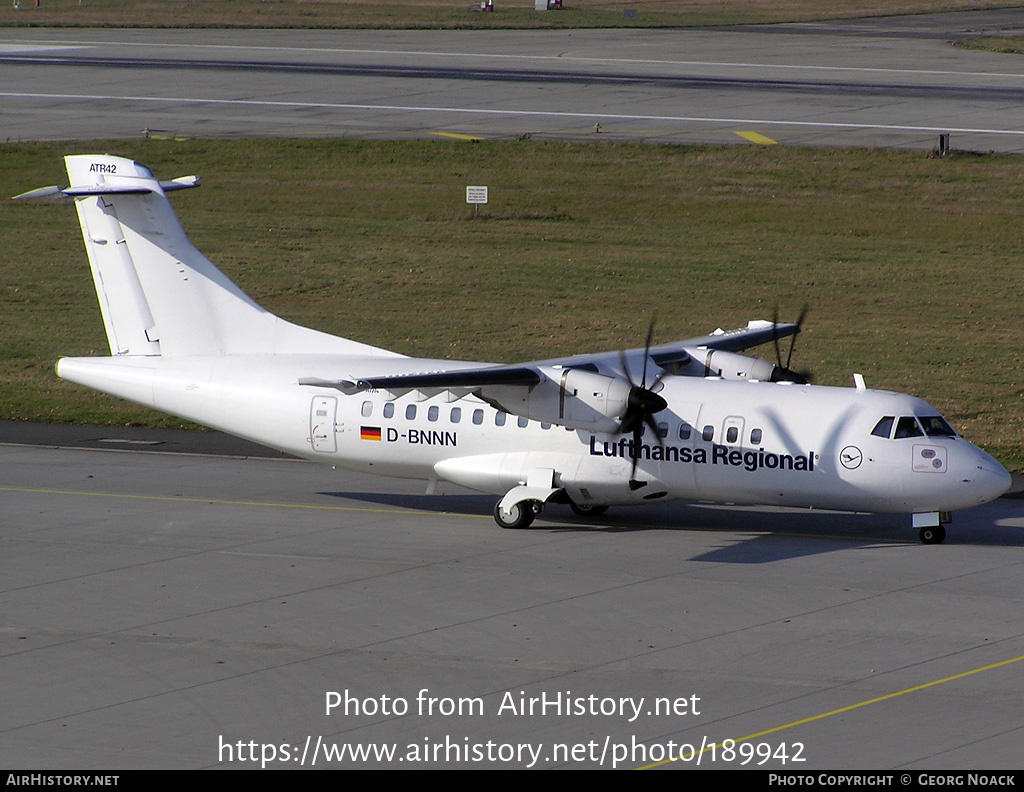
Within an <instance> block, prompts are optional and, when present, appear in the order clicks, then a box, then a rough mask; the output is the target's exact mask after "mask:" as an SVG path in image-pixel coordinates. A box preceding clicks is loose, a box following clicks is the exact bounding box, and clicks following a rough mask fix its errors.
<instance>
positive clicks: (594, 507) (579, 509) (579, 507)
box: [569, 500, 608, 517]
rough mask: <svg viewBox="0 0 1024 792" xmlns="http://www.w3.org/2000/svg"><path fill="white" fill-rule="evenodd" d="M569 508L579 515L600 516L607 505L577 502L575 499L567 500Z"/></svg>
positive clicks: (606, 508)
mask: <svg viewBox="0 0 1024 792" xmlns="http://www.w3.org/2000/svg"><path fill="white" fill-rule="evenodd" d="M569 508H570V509H572V510H573V511H574V512H575V513H576V514H578V515H579V516H580V517H600V516H601V515H602V514H604V513H605V512H606V511H608V507H607V506H601V505H598V504H584V503H577V502H576V501H573V500H571V501H569Z"/></svg>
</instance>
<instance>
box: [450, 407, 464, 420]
mask: <svg viewBox="0 0 1024 792" xmlns="http://www.w3.org/2000/svg"><path fill="white" fill-rule="evenodd" d="M461 420H462V408H461V407H452V423H458V422H459V421H461Z"/></svg>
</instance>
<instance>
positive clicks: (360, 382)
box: [299, 321, 800, 394]
mask: <svg viewBox="0 0 1024 792" xmlns="http://www.w3.org/2000/svg"><path fill="white" fill-rule="evenodd" d="M799 332H800V327H799V325H795V324H778V325H773V323H772V322H766V321H754V322H750V323H748V324H747V326H746V327H741V328H738V329H736V330H721V329H719V330H716V331H715V332H713V333H711V334H709V335H706V336H700V337H698V338H690V339H687V340H685V341H676V342H674V343H671V344H662V345H660V346H655V347H651V349H650V350H649V355H650V357H651V359H652V360H653V361H654V362H655V363H656V364H657V365H659V366H662V367H669V366H679V365H682V364H685V363H686V362H688V361H689V360H690V353H689V352H688V351H687V350H692V349H698V348H705V349H716V350H721V351H724V352H739V351H742V350H745V349H749V348H751V347H755V346H759V345H761V344H766V343H768V342H770V341H772V340H773V339H774V338H786V337H788V336H791V335H794V334H796V333H799ZM643 354H644V350H643V349H642V348H639V349H630V350H627V351H625V352H622V353H619V352H599V353H592V354H584V355H575V356H572V357H568V358H552V359H550V360H540V361H533V362H529V363H519V364H515V365H507V366H503V365H484V366H479V367H469V368H467V367H464V366H460V367H458V368H455V367H453V368H451V369H442V370H434V371H430V372H410V373H406V374H387V375H381V376H369V377H352V378H350V379H341V380H325V379H319V378H316V377H305V378H303V379H300V380H299V384H300V385H312V386H318V387H327V388H336V389H338V390H341V391H345V392H349V393H352V392H358V391H366V390H373V389H376V390H389V391H399V392H403V391H410V390H424V391H435V390H436V391H441V390H453V389H460V390H465V391H467V392H476V393H478V394H480V389H481V388H487V387H497V386H519V387H524V388H526V389H528V390H532V389H533V388H534V387H536V386H537V385H539V384H540V383H541V382H543V381H545V380H546V379H550V378H551V375H552V373H553V372H551V371H550V369H556V370H565V369H573V370H577V371H588V372H594V373H597V372H606V373H614V374H616V375H621V374H625V373H626V372H623V371H622V360H623V359H625V360H626V364H627V365H628V366H629V367H630V369H631V371H634V372H637V373H638V372H639V371H640V370H641V369H642V368H643ZM432 363H436V362H435V361H432ZM543 369H547V370H548V372H547V373H545V372H544V371H542V370H543ZM555 376H556V377H557V374H556V375H555Z"/></svg>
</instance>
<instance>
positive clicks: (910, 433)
mask: <svg viewBox="0 0 1024 792" xmlns="http://www.w3.org/2000/svg"><path fill="white" fill-rule="evenodd" d="M923 435H924V432H922V431H921V427H920V426H918V424H917V419H916V418H914V416H912V415H904V416H903V417H901V418H900V419H899V421H897V422H896V432H895V433H894V434H893V437H894V438H895V439H896V440H901V439H903V438H904V437H922V436H923Z"/></svg>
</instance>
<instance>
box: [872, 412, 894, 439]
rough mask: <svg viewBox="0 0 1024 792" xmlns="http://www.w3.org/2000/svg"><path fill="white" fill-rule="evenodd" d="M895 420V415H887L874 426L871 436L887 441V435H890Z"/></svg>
mask: <svg viewBox="0 0 1024 792" xmlns="http://www.w3.org/2000/svg"><path fill="white" fill-rule="evenodd" d="M895 420H896V416H895V415H887V416H885V417H884V418H883V419H882V420H880V421H879V422H878V423H876V424H875V428H874V429H872V430H871V434H873V435H874V436H875V437H884V438H885V439H886V440H888V439H889V435H891V434H892V422H893V421H895Z"/></svg>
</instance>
